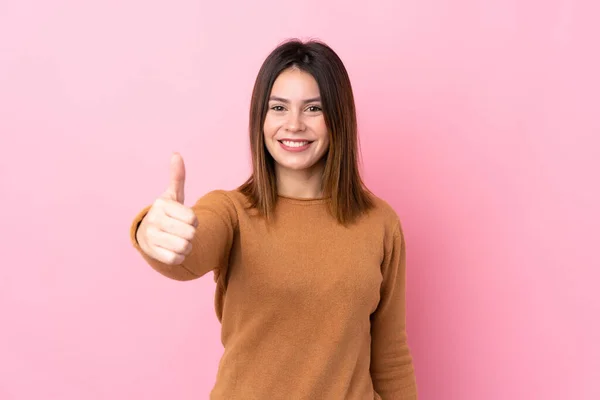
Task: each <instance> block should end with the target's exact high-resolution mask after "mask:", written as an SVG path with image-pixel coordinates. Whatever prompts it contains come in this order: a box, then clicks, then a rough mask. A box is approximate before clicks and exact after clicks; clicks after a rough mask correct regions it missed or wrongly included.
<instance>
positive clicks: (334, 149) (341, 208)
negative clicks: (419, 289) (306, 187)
mask: <svg viewBox="0 0 600 400" xmlns="http://www.w3.org/2000/svg"><path fill="white" fill-rule="evenodd" d="M292 67H294V68H298V69H299V70H301V71H303V72H306V73H309V74H310V75H312V76H313V77H314V78H315V80H316V81H317V84H318V86H319V90H320V94H321V102H322V106H323V114H324V117H325V124H326V126H327V129H328V133H329V138H330V144H329V150H328V151H327V153H326V155H325V156H324V157H326V162H325V169H324V172H323V194H324V196H325V197H329V198H331V201H330V212H331V214H332V216H333V217H335V218H336V219H337V221H338V222H339V223H341V224H344V225H345V224H348V223H351V222H353V221H354V220H355V219H356V218H357V217H358V216H360V215H361V214H362V213H364V212H366V211H368V210H369V209H370V208H372V207H373V201H372V199H371V197H370V196H369V194H370V193H369V191H368V190H367V189H366V187H365V186H364V184H363V181H362V179H361V177H360V173H359V167H358V163H359V160H358V132H357V122H356V107H355V104H354V95H353V93H352V86H351V84H350V78H349V76H348V72H347V71H346V68H345V67H344V64H343V63H342V60H341V59H340V58H339V57H338V55H337V54H336V53H335V52H334V51H333V50H332V49H331V48H330V47H329V46H327V45H326V44H324V43H322V42H320V41H317V40H310V41H307V42H302V41H300V40H299V39H291V40H288V41H286V42H283V43H282V44H280V45H279V46H278V47H276V48H275V49H274V50H273V51H272V52H271V53H270V54H269V55H268V56H267V58H266V59H265V61H264V63H263V64H262V66H261V68H260V70H259V72H258V76H257V77H256V81H255V83H254V89H253V91H252V99H251V103H250V121H249V133H250V150H251V153H252V169H253V172H252V175H251V176H250V177H249V178H248V180H247V181H246V182H245V183H244V184H243V185H241V186H240V187H239V190H240V191H241V192H242V193H243V194H245V195H246V197H247V198H248V199H249V201H250V205H251V207H253V208H256V209H257V210H258V211H259V213H260V214H262V215H264V216H266V217H267V219H270V218H271V217H272V216H273V211H274V209H275V207H276V204H277V181H276V177H275V161H274V160H273V157H272V156H271V155H270V153H269V151H268V150H267V148H266V146H265V139H264V133H263V125H264V122H265V116H266V114H267V111H268V102H269V96H270V94H271V89H272V87H273V83H274V82H275V80H276V79H277V77H278V76H279V74H280V73H281V72H283V71H284V70H286V69H288V68H292Z"/></svg>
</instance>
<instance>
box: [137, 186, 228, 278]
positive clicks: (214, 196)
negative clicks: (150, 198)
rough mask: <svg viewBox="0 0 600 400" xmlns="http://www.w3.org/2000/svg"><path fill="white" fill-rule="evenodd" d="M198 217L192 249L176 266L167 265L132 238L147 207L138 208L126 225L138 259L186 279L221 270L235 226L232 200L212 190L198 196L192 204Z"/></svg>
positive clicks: (169, 276) (221, 192)
mask: <svg viewBox="0 0 600 400" xmlns="http://www.w3.org/2000/svg"><path fill="white" fill-rule="evenodd" d="M192 209H193V210H194V213H195V214H196V217H197V218H198V227H197V228H196V234H195V236H194V239H193V240H192V251H191V252H190V254H188V255H187V257H186V258H185V259H184V260H183V262H182V263H181V264H180V265H167V264H164V263H162V262H160V261H157V260H155V259H153V258H152V257H150V256H148V255H147V254H146V253H144V251H143V250H142V249H141V247H140V245H139V244H138V242H137V240H136V232H137V228H138V226H139V224H140V222H141V221H142V219H143V218H144V216H145V215H146V214H147V213H148V211H149V210H150V206H148V207H145V208H144V209H143V210H141V211H140V212H139V213H138V215H137V216H136V217H135V218H134V220H133V223H132V224H131V228H130V240H131V243H132V244H133V246H134V248H135V249H136V250H138V252H139V253H140V255H141V256H142V258H143V259H144V260H145V261H146V262H147V263H148V264H149V265H150V266H151V267H152V268H154V269H155V270H156V271H158V272H159V273H161V274H162V275H164V276H166V277H168V278H171V279H175V280H179V281H188V280H192V279H196V278H199V277H201V276H203V275H205V274H206V273H208V272H210V271H218V270H220V269H224V268H225V267H226V265H227V262H228V260H229V253H230V250H231V246H232V244H233V238H234V234H235V230H236V229H237V212H236V209H235V206H234V205H233V203H232V201H231V200H230V199H229V197H228V196H227V195H226V194H225V193H224V192H223V191H212V192H209V193H208V194H206V195H204V196H203V197H201V198H200V199H199V200H198V201H197V202H196V203H195V204H194V206H192Z"/></svg>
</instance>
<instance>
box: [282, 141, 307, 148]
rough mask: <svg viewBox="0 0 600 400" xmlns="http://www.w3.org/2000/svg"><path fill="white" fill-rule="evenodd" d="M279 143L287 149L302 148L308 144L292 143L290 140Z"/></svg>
mask: <svg viewBox="0 0 600 400" xmlns="http://www.w3.org/2000/svg"><path fill="white" fill-rule="evenodd" d="M281 143H283V144H285V145H286V146H288V147H302V146H306V145H307V144H308V142H292V141H290V140H282V141H281Z"/></svg>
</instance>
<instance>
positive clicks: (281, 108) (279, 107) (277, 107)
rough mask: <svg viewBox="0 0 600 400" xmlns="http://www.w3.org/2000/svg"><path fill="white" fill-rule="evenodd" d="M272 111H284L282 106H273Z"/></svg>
mask: <svg viewBox="0 0 600 400" xmlns="http://www.w3.org/2000/svg"><path fill="white" fill-rule="evenodd" d="M271 110H273V111H283V107H282V106H273V107H271Z"/></svg>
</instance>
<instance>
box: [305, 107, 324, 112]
mask: <svg viewBox="0 0 600 400" xmlns="http://www.w3.org/2000/svg"><path fill="white" fill-rule="evenodd" d="M308 110H309V111H311V112H319V111H322V109H321V107H319V106H310V107H308Z"/></svg>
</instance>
